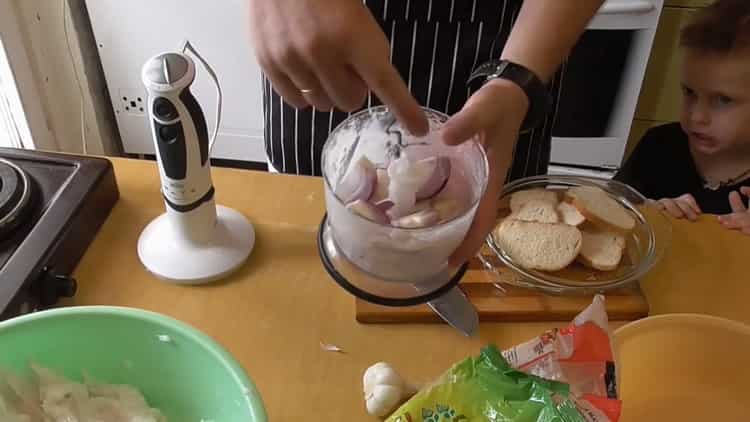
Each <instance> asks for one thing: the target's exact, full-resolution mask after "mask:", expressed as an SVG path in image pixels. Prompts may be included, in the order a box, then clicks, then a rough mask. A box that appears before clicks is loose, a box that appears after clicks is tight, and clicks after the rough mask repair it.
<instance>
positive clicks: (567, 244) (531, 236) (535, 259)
mask: <svg viewBox="0 0 750 422" xmlns="http://www.w3.org/2000/svg"><path fill="white" fill-rule="evenodd" d="M493 236H494V239H495V242H496V243H497V245H498V246H499V247H500V248H501V249H502V250H503V251H505V253H507V254H508V255H509V256H510V257H511V258H512V259H513V260H514V261H515V262H517V263H518V264H519V265H520V266H522V267H524V268H526V269H530V270H540V271H560V270H562V269H563V268H565V267H567V266H568V265H570V264H571V263H572V262H573V261H574V260H575V259H576V257H577V256H578V254H579V252H580V251H581V246H582V245H581V244H582V242H581V240H582V237H581V231H580V230H578V228H576V227H573V226H569V225H567V224H560V223H557V224H547V223H537V222H531V221H521V220H514V219H505V220H504V221H503V222H502V223H501V224H500V225H499V226H498V227H497V228H496V229H495V231H494V233H493Z"/></svg>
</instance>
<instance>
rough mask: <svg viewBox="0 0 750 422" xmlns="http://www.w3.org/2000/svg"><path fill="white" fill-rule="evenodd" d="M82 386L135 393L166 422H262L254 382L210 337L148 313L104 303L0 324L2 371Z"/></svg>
mask: <svg viewBox="0 0 750 422" xmlns="http://www.w3.org/2000/svg"><path fill="white" fill-rule="evenodd" d="M30 362H34V363H37V364H39V365H41V366H43V367H46V368H49V369H52V370H54V371H56V372H58V373H60V374H63V375H65V376H66V377H68V378H69V379H72V380H76V381H80V380H81V379H82V376H83V372H84V371H85V372H86V373H87V374H88V375H90V376H91V378H93V379H94V380H96V381H99V382H104V383H109V384H127V385H131V386H133V387H135V388H137V389H138V390H139V391H140V392H141V393H143V395H144V396H145V397H146V400H147V401H148V403H149V404H150V405H151V406H152V407H155V408H157V409H159V410H161V411H162V412H163V413H164V415H166V416H167V418H168V419H169V421H170V422H193V421H194V422H201V421H217V422H219V421H222V422H224V421H227V422H235V421H237V422H266V420H267V419H266V413H265V410H264V408H263V403H262V400H261V397H260V394H259V393H258V391H257V389H256V388H255V385H254V384H253V383H252V381H250V379H249V378H248V376H247V375H246V374H245V372H244V371H243V369H242V368H241V367H240V365H239V363H238V362H237V361H235V360H234V359H233V358H232V357H231V356H230V355H229V353H227V352H226V351H225V350H224V349H223V348H222V347H221V346H219V345H218V344H217V343H216V342H215V341H213V340H212V339H210V338H209V337H208V336H206V335H204V334H202V333H200V332H199V331H197V330H196V329H194V328H192V327H190V326H188V325H186V324H184V323H181V322H179V321H176V320H174V319H171V318H168V317H165V316H163V315H159V314H156V313H152V312H146V311H142V310H137V309H130V308H118V307H109V306H86V307H70V308H61V309H54V310H49V311H43V312H38V313H34V314H29V315H25V316H22V317H18V318H14V319H11V320H8V321H5V322H0V368H2V369H5V370H10V371H12V372H14V373H16V374H18V375H21V376H29V377H30V376H31V375H32V372H31V368H30V367H29V363H30Z"/></svg>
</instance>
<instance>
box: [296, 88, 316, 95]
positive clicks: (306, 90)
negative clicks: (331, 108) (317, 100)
mask: <svg viewBox="0 0 750 422" xmlns="http://www.w3.org/2000/svg"><path fill="white" fill-rule="evenodd" d="M299 92H301V93H303V94H312V93H313V92H314V91H313V90H312V89H308V88H304V89H300V90H299Z"/></svg>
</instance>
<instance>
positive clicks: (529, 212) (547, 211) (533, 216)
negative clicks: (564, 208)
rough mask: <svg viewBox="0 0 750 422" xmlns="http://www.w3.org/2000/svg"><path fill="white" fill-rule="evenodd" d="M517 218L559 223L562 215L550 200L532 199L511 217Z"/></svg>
mask: <svg viewBox="0 0 750 422" xmlns="http://www.w3.org/2000/svg"><path fill="white" fill-rule="evenodd" d="M508 218H513V219H516V220H523V221H536V222H537V223H559V222H560V217H559V216H558V214H557V210H555V205H554V204H552V203H550V202H549V201H545V200H541V199H532V200H530V201H529V202H527V203H525V204H524V205H523V206H522V207H521V209H520V210H518V212H516V213H514V214H511V215H510V217H508Z"/></svg>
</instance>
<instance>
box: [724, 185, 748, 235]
mask: <svg viewBox="0 0 750 422" xmlns="http://www.w3.org/2000/svg"><path fill="white" fill-rule="evenodd" d="M740 192H742V195H744V196H745V197H747V198H750V187H747V186H745V187H742V188H741V189H740ZM740 192H737V191H734V192H732V193H730V194H729V204H730V205H731V206H732V213H731V214H727V215H720V216H719V223H721V225H722V226H724V227H726V228H728V229H730V230H738V231H741V232H742V233H745V234H747V235H750V209H748V208H750V203H748V205H747V206H746V205H745V203H744V202H743V200H742V195H740Z"/></svg>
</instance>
